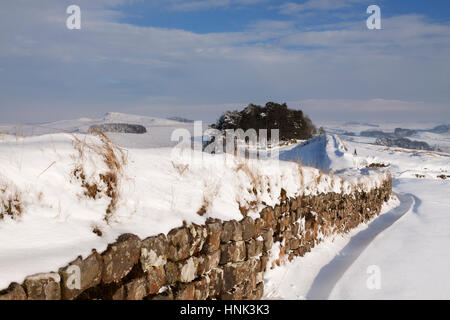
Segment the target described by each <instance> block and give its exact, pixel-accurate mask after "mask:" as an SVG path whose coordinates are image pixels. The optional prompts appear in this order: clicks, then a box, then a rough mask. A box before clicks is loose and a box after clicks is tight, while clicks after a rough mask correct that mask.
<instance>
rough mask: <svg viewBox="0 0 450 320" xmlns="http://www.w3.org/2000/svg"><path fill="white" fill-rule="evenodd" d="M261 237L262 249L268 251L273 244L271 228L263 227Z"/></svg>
mask: <svg viewBox="0 0 450 320" xmlns="http://www.w3.org/2000/svg"><path fill="white" fill-rule="evenodd" d="M262 237H263V239H264V246H263V250H264V251H269V250H270V249H272V246H273V230H272V229H264V230H263V232H262Z"/></svg>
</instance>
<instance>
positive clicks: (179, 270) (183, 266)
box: [165, 257, 197, 284]
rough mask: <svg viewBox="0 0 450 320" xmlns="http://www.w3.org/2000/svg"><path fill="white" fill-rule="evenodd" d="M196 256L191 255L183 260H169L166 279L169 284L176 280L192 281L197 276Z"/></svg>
mask: <svg viewBox="0 0 450 320" xmlns="http://www.w3.org/2000/svg"><path fill="white" fill-rule="evenodd" d="M196 259H197V258H196V257H190V258H188V259H186V260H183V261H177V262H173V261H168V262H167V263H166V265H165V272H166V281H167V283H168V284H173V283H175V282H184V283H187V282H191V281H192V280H194V279H195V278H196V277H197V261H196Z"/></svg>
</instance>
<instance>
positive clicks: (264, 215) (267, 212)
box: [260, 207, 276, 228]
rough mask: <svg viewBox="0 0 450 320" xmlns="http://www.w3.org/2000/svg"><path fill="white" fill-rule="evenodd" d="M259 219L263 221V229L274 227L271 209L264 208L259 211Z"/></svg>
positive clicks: (274, 222) (274, 221)
mask: <svg viewBox="0 0 450 320" xmlns="http://www.w3.org/2000/svg"><path fill="white" fill-rule="evenodd" d="M260 216H261V219H262V220H263V222H264V224H263V227H264V228H273V227H274V226H275V225H276V220H275V215H274V211H273V210H272V209H271V208H268V207H267V208H265V209H263V211H261V214H260Z"/></svg>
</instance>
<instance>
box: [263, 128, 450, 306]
mask: <svg viewBox="0 0 450 320" xmlns="http://www.w3.org/2000/svg"><path fill="white" fill-rule="evenodd" d="M355 126H358V127H359V128H363V129H364V130H366V129H369V128H370V126H366V125H364V126H362V125H355ZM423 126H424V127H430V126H432V125H431V124H424V125H423ZM387 127H388V128H390V129H393V128H395V127H410V128H418V127H420V126H419V125H417V124H410V125H407V124H404V125H402V124H398V123H396V124H391V125H388V126H387ZM338 128H345V130H348V126H344V125H343V124H342V123H341V124H337V123H333V124H332V125H331V130H330V129H329V130H328V131H336V130H337V129H338ZM380 128H386V125H385V126H383V125H381V126H380ZM372 129H373V128H372ZM376 129H379V128H376ZM342 131H344V130H342ZM341 137H342V138H343V139H344V142H343V143H344V144H345V146H346V147H347V149H348V150H349V152H353V151H354V150H356V151H357V154H358V157H362V158H363V159H366V161H367V162H368V163H384V164H387V165H389V170H390V171H391V172H392V175H393V184H394V186H393V188H394V191H395V192H396V193H398V194H399V195H400V196H399V197H400V200H402V202H401V205H400V207H396V208H392V205H391V206H387V207H386V208H385V210H384V212H385V214H384V215H381V216H380V217H379V218H377V219H375V221H373V222H372V223H370V224H369V225H368V226H360V227H359V228H358V229H357V230H354V231H352V232H351V233H350V234H348V235H344V236H337V237H336V238H334V239H328V240H327V241H325V242H323V243H321V244H319V245H318V246H317V247H316V248H314V250H313V251H312V252H311V253H308V254H307V255H306V256H305V257H304V258H296V259H295V260H294V261H293V262H292V263H289V264H286V265H284V266H281V267H278V268H276V269H274V270H271V271H269V272H268V273H267V275H266V277H265V281H266V283H265V285H266V289H267V290H266V293H265V298H267V299H326V298H329V299H449V298H450V276H449V273H448V270H450V254H449V250H448V248H449V247H450V200H449V199H450V181H449V179H447V180H443V179H441V178H438V176H440V175H450V155H449V154H446V153H438V152H421V151H414V150H403V149H399V148H386V147H381V146H376V145H373V144H372V143H373V139H371V138H363V137H361V138H360V137H350V136H341ZM433 139H435V141H436V142H437V143H439V144H440V145H445V143H446V141H447V140H448V135H447V134H443V135H436V134H433ZM331 163H332V162H331ZM337 167H339V165H338V166H337ZM394 207H395V206H394ZM389 209H390V211H389ZM386 210H388V211H387V212H386ZM405 210H406V212H405ZM395 216H398V219H397V220H394V217H395ZM389 217H392V218H391V219H392V220H394V221H393V223H392V225H389V223H386V224H387V226H383V224H384V223H383V221H384V222H386V221H388V220H389ZM361 246H362V247H363V248H361ZM373 266H376V268H378V270H379V272H380V285H381V288H380V289H369V287H370V286H367V282H368V281H370V280H371V276H372V275H373V274H371V273H370V271H371V270H372V269H370V268H371V267H373Z"/></svg>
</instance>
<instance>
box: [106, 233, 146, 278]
mask: <svg viewBox="0 0 450 320" xmlns="http://www.w3.org/2000/svg"><path fill="white" fill-rule="evenodd" d="M140 253H141V241H140V239H139V238H138V237H137V236H135V235H133V234H124V235H121V236H120V237H119V238H118V239H117V241H116V242H115V243H113V244H112V245H109V246H108V248H107V249H106V251H105V252H104V253H103V254H102V257H103V276H102V282H103V283H104V284H108V283H111V282H118V281H120V280H121V279H122V278H123V277H125V276H126V275H127V274H128V273H129V272H130V271H131V269H133V267H134V265H135V264H136V263H137V262H138V260H139V256H140Z"/></svg>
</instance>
